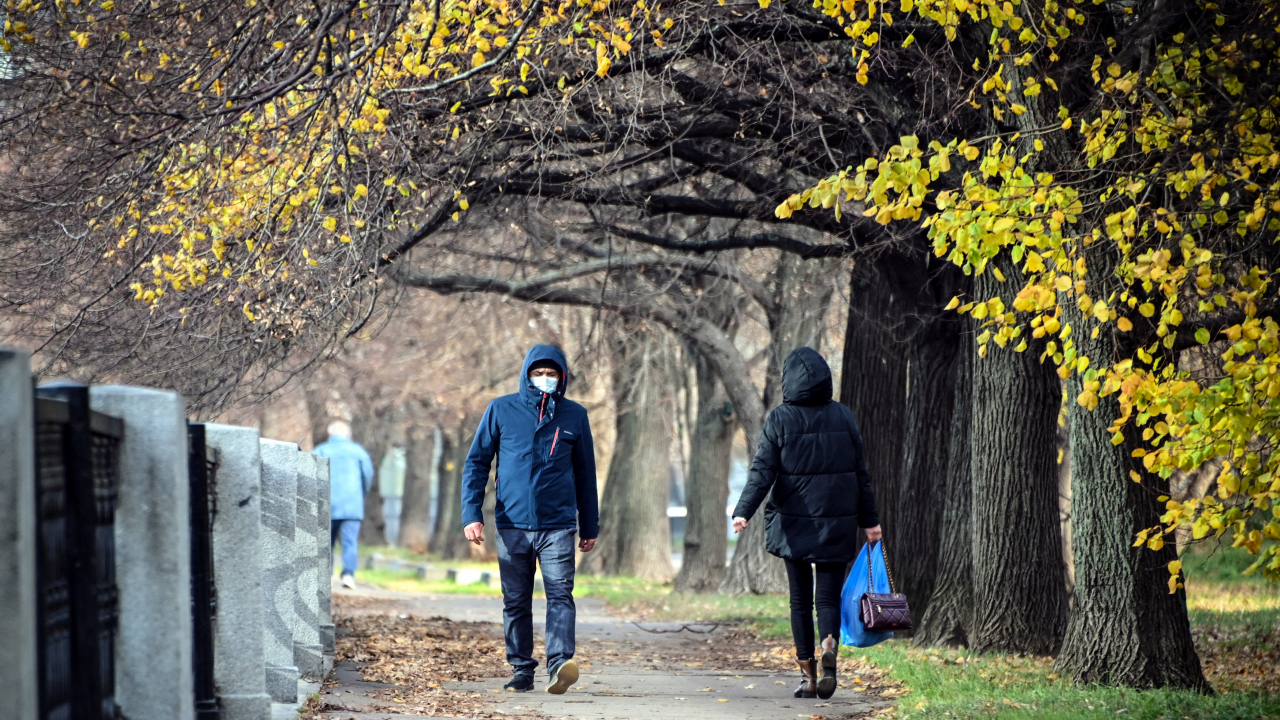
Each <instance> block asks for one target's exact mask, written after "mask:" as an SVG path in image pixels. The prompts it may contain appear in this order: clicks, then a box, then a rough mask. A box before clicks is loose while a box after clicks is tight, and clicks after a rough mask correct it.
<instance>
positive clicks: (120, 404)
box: [89, 385, 195, 720]
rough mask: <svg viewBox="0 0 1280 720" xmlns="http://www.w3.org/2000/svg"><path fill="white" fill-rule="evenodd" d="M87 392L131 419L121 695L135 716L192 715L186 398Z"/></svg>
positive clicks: (124, 492) (118, 518) (120, 531)
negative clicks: (184, 399) (184, 400)
mask: <svg viewBox="0 0 1280 720" xmlns="http://www.w3.org/2000/svg"><path fill="white" fill-rule="evenodd" d="M89 402H90V405H91V406H92V407H93V409H94V410H97V411H99V412H103V413H107V414H108V415H114V416H116V417H119V418H122V419H123V420H124V437H123V439H122V440H121V442H120V456H119V457H120V465H119V470H118V474H117V478H116V487H117V493H118V495H117V497H118V500H117V504H116V514H115V544H116V548H115V550H116V557H115V565H116V585H117V586H118V587H119V590H120V625H119V631H118V635H117V639H116V658H115V675H116V686H115V699H116V705H117V706H118V707H119V711H120V714H121V715H122V716H124V717H127V718H129V719H130V720H191V719H192V718H193V717H194V715H195V703H194V702H193V698H194V692H195V689H194V679H193V676H192V664H191V663H192V661H191V656H192V644H193V638H192V628H191V533H190V530H191V502H190V494H189V481H188V478H187V418H186V406H185V403H184V402H183V400H182V397H181V396H179V395H178V394H176V393H172V392H165V391H162V390H152V389H148V388H136V387H126V386H122V385H104V386H98V387H93V388H90V390H89Z"/></svg>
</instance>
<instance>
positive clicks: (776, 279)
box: [720, 254, 831, 595]
mask: <svg viewBox="0 0 1280 720" xmlns="http://www.w3.org/2000/svg"><path fill="white" fill-rule="evenodd" d="M824 271H825V267H824V265H823V263H822V262H821V261H817V260H804V259H802V258H799V257H796V256H794V255H790V254H783V256H782V257H781V258H779V261H778V266H777V269H776V270H775V272H774V274H773V304H772V308H771V309H770V310H769V311H768V315H769V333H770V348H769V362H768V370H767V371H766V374H765V392H764V405H763V407H765V408H768V409H772V408H773V407H775V406H777V405H778V404H779V403H781V402H782V364H783V362H784V361H785V360H786V357H787V355H788V354H790V353H791V351H792V350H794V349H796V348H798V347H813V348H815V349H816V348H817V347H818V346H819V344H820V343H821V340H822V324H823V317H824V316H825V315H826V312H827V307H828V305H829V304H830V303H831V287H830V284H829V283H825V282H823V277H822V276H823V274H824ZM720 377H721V379H722V381H724V383H725V385H726V388H727V389H729V386H730V384H731V383H730V375H728V374H726V373H725V371H724V369H723V367H721V371H720ZM730 397H731V399H732V398H733V393H732V392H731V393H730ZM734 405H735V407H736V408H739V409H741V408H742V407H743V406H742V405H741V403H739V402H737V401H735V402H734ZM747 415H748V413H745V412H740V413H739V416H740V417H741V418H742V420H741V424H742V429H743V433H744V434H745V435H746V440H747V449H748V451H749V453H750V455H751V457H754V456H755V451H756V447H757V444H758V442H759V437H760V428H761V427H763V419H764V418H763V414H762V415H761V418H760V421H759V422H748V421H747ZM748 462H750V458H748ZM756 517H757V518H759V520H760V522H752V523H751V524H750V525H748V526H747V529H746V530H744V531H743V532H742V533H741V534H740V535H738V544H737V547H735V548H734V551H733V561H732V563H731V564H730V565H729V571H728V572H727V573H726V574H725V577H724V582H722V583H721V584H720V591H721V592H728V593H732V594H735V595H736V594H741V593H757V594H758V593H770V592H772V593H781V592H786V591H787V570H786V566H785V565H784V564H783V563H782V561H781V560H779V559H778V558H775V557H773V556H772V555H770V554H769V553H768V551H767V550H765V532H764V522H762V521H763V519H764V518H763V517H762V516H761V515H759V514H758V515H757V516H756Z"/></svg>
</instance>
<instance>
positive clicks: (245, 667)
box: [204, 424, 271, 720]
mask: <svg viewBox="0 0 1280 720" xmlns="http://www.w3.org/2000/svg"><path fill="white" fill-rule="evenodd" d="M204 432H205V443H206V444H208V445H209V446H210V447H214V448H217V449H218V475H217V482H216V483H215V484H214V488H213V489H214V492H215V500H216V503H217V508H218V513H217V515H215V516H214V521H213V582H214V588H215V590H216V592H217V597H218V621H217V623H216V624H215V634H214V651H213V653H214V657H213V677H214V681H215V682H216V684H217V687H218V703H219V707H220V709H221V710H222V720H270V718H271V696H270V695H268V694H267V689H266V678H265V676H264V673H263V668H264V667H265V660H264V658H263V650H262V646H263V617H264V615H265V612H264V608H263V603H262V598H263V594H262V453H261V450H260V446H259V440H258V431H257V430H255V429H253V428H247V427H233V426H230V425H212V424H207V425H205V426H204Z"/></svg>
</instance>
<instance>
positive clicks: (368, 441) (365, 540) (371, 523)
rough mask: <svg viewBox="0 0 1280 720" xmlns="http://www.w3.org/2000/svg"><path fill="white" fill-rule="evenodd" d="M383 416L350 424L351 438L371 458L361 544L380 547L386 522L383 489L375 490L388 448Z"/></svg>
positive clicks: (384, 537)
mask: <svg viewBox="0 0 1280 720" xmlns="http://www.w3.org/2000/svg"><path fill="white" fill-rule="evenodd" d="M386 425H387V423H386V419H385V418H383V417H379V416H377V415H374V416H372V417H367V418H365V417H358V418H356V419H355V420H354V421H353V422H352V423H351V432H352V439H353V440H355V441H356V442H358V443H360V445H361V446H362V447H364V449H365V450H366V451H368V453H369V458H370V459H371V460H372V461H373V473H374V478H373V486H372V487H371V488H370V489H369V492H368V493H366V494H365V496H364V519H363V520H362V521H361V522H360V544H361V545H367V546H372V547H382V546H384V545H386V544H387V521H386V518H384V517H383V515H382V492H381V491H380V490H379V489H378V469H379V466H380V465H381V464H382V456H383V454H384V453H385V452H386V448H387V441H386V439H387V432H386V430H387V428H386Z"/></svg>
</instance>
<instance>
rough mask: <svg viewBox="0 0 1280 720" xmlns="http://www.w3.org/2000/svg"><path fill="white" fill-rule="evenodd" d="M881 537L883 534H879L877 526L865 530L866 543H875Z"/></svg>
mask: <svg viewBox="0 0 1280 720" xmlns="http://www.w3.org/2000/svg"><path fill="white" fill-rule="evenodd" d="M882 537H884V533H883V532H881V530H880V526H879V525H877V526H875V527H869V528H867V542H876V541H878V540H879V539H880V538H882Z"/></svg>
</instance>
